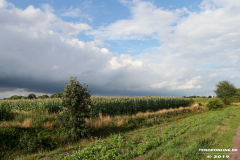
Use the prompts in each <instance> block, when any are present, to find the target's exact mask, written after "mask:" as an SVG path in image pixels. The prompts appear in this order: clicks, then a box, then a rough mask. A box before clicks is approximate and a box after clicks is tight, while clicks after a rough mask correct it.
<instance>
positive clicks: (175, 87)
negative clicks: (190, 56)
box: [150, 76, 202, 90]
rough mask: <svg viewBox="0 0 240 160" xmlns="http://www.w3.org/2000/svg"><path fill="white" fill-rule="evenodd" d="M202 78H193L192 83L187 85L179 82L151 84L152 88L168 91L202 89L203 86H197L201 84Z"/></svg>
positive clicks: (188, 82) (189, 82)
mask: <svg viewBox="0 0 240 160" xmlns="http://www.w3.org/2000/svg"><path fill="white" fill-rule="evenodd" d="M200 79H201V76H197V77H193V78H192V79H191V80H190V81H187V82H186V83H185V84H182V82H178V81H177V80H171V81H164V82H161V83H157V84H151V85H150V87H151V88H166V89H167V90H184V89H194V88H195V89H200V88H202V86H201V85H197V84H199V83H201V82H200Z"/></svg>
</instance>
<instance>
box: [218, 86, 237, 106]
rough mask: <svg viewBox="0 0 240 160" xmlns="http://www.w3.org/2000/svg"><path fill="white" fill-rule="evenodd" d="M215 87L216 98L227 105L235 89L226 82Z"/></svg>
mask: <svg viewBox="0 0 240 160" xmlns="http://www.w3.org/2000/svg"><path fill="white" fill-rule="evenodd" d="M216 87H217V89H216V90H215V91H214V92H215V93H216V94H217V97H218V98H220V99H221V100H222V101H223V103H224V104H225V105H229V104H230V103H231V102H232V98H233V96H234V95H235V94H236V92H237V88H236V87H235V86H234V85H233V84H230V82H228V81H220V82H219V83H218V84H217V85H216Z"/></svg>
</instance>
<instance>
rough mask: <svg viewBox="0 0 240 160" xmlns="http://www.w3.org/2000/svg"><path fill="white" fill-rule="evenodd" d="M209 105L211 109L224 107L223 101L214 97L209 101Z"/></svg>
mask: <svg viewBox="0 0 240 160" xmlns="http://www.w3.org/2000/svg"><path fill="white" fill-rule="evenodd" d="M207 107H208V109H209V110H215V109H218V108H223V107H224V103H222V101H221V100H219V99H213V100H210V101H209V102H208V104H207Z"/></svg>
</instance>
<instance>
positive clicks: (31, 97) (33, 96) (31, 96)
mask: <svg viewBox="0 0 240 160" xmlns="http://www.w3.org/2000/svg"><path fill="white" fill-rule="evenodd" d="M27 98H28V99H36V98H37V97H36V95H35V94H34V93H31V94H29V95H28V97H27Z"/></svg>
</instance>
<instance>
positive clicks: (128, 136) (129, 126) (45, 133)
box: [0, 97, 240, 160]
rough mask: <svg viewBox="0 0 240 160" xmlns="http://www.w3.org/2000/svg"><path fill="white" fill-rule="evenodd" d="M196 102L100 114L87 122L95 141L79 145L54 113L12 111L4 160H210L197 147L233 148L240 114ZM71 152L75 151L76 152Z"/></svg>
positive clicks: (5, 127) (6, 127) (5, 131)
mask: <svg viewBox="0 0 240 160" xmlns="http://www.w3.org/2000/svg"><path fill="white" fill-rule="evenodd" d="M99 98H100V97H99ZM106 99H107V98H106ZM31 101H34V100H31ZM210 101H211V100H210ZM15 102H16V101H15ZM29 102H30V101H29ZM198 103H202V104H203V107H200V106H199V105H197V104H196V103H195V104H194V105H192V106H191V107H184V108H183V107H181V108H178V109H169V110H166V109H165V110H160V111H157V112H146V113H138V114H136V115H135V116H133V115H132V116H127V115H125V116H115V117H110V116H101V114H100V115H99V117H98V118H97V119H95V120H94V119H91V118H90V119H86V122H87V123H88V124H89V126H91V128H92V129H93V130H94V133H93V134H92V138H91V139H82V140H79V141H74V140H73V139H72V134H71V133H70V132H67V131H63V130H61V129H60V127H59V126H58V123H57V121H56V119H55V116H56V114H48V113H45V114H40V113H41V112H25V111H21V112H20V111H12V112H11V113H12V114H13V116H12V118H11V117H8V119H6V121H5V122H1V123H0V125H1V128H0V129H1V131H0V133H2V134H1V136H3V139H4V143H3V144H5V145H3V146H4V147H5V148H1V151H0V153H1V154H2V155H0V157H5V159H13V157H15V158H16V157H18V156H19V157H20V156H24V155H25V157H26V155H27V154H32V155H29V156H27V157H28V158H27V157H26V159H41V158H46V157H49V158H50V159H63V158H64V159H74V158H77V157H79V158H78V159H81V158H80V157H82V156H84V157H87V156H88V157H93V156H95V157H96V158H95V159H101V158H109V157H111V156H112V157H115V159H117V157H118V159H124V157H125V159H132V158H133V157H138V156H139V157H141V158H142V159H146V160H147V159H158V158H159V159H167V158H169V157H172V159H186V157H188V158H190V159H206V157H204V155H199V154H198V152H199V150H198V149H199V148H219V147H220V148H231V142H232V137H233V136H234V135H235V132H236V128H237V126H238V123H236V122H238V121H239V120H240V117H239V116H237V115H240V114H238V113H239V112H240V110H239V108H238V107H236V106H235V107H234V106H232V107H228V108H225V109H224V110H215V111H214V112H211V111H208V108H207V107H206V106H205V105H206V104H207V103H204V102H203V101H202V102H201V101H200V99H198ZM199 114H200V115H199ZM11 120H12V121H11ZM226 127H227V128H226ZM221 128H222V129H221ZM26 131H28V132H26ZM203 135H204V136H203ZM189 137H191V138H189ZM226 139H227V140H226ZM30 142H31V143H30ZM69 146H71V147H69ZM93 146H94V147H95V148H94V147H93ZM79 148H80V149H81V150H79ZM73 150H74V151H77V152H75V153H73ZM37 152H39V153H37ZM64 152H67V153H70V156H67V155H64V154H61V153H64ZM33 153H35V154H33ZM143 155H144V156H143ZM10 157H12V158H10ZM82 159H83V158H82Z"/></svg>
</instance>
